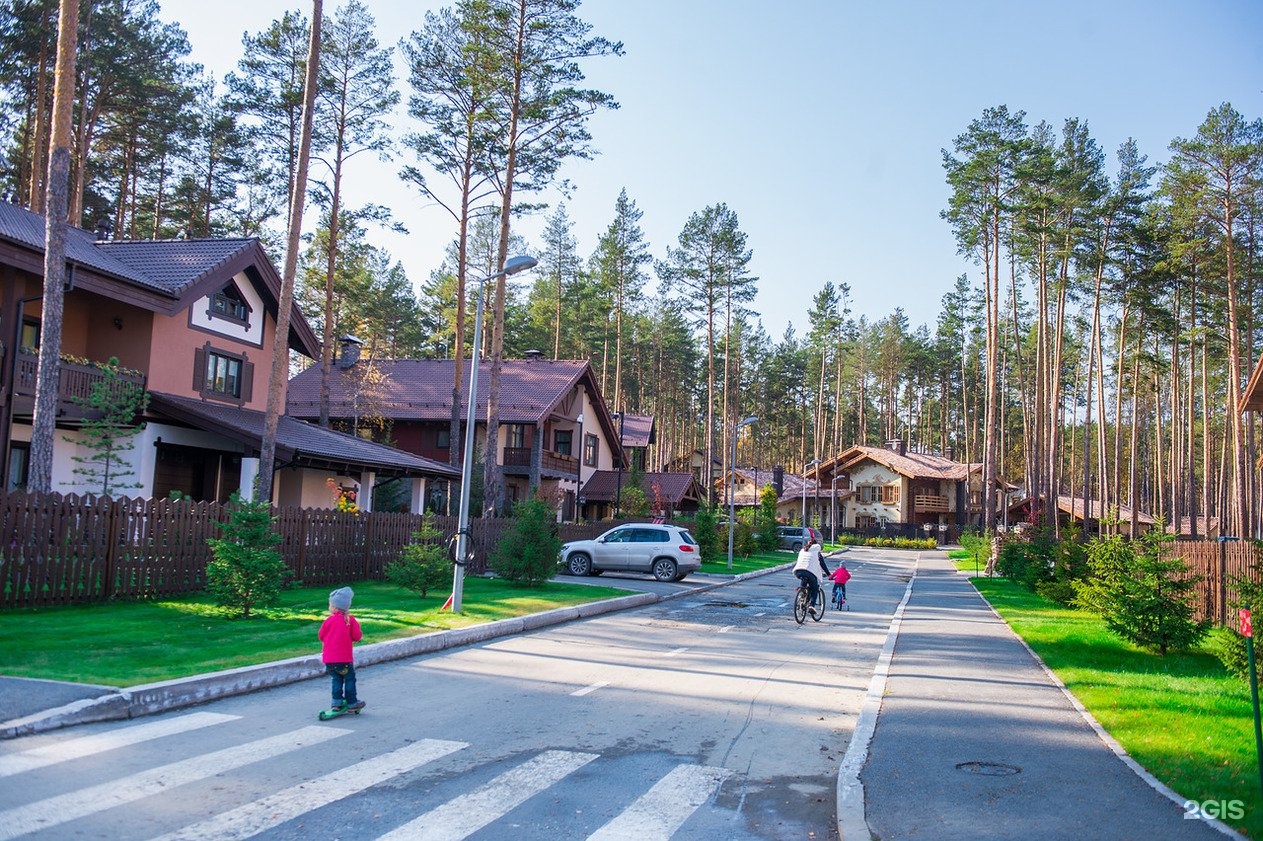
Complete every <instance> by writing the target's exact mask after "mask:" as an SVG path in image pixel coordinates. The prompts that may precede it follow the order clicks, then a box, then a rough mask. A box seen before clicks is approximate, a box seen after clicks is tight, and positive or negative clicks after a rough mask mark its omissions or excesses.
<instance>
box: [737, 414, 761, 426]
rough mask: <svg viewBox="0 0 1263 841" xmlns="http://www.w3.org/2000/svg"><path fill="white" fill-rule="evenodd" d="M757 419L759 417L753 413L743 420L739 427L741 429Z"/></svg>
mask: <svg viewBox="0 0 1263 841" xmlns="http://www.w3.org/2000/svg"><path fill="white" fill-rule="evenodd" d="M757 420H758V418H756V417H755V416H754V415H751V416H750V417H748V418H746V419H745V420H743V421H742V422H741V423H739V424H737V429H740V428H741V427H743V426H749V425H750V424H752V423H754V422H755V421H757Z"/></svg>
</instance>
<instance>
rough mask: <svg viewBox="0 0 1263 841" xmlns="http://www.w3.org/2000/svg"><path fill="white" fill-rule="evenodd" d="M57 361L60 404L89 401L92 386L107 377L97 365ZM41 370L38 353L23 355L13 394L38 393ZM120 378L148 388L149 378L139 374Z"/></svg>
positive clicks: (19, 361) (18, 364)
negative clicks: (146, 380)
mask: <svg viewBox="0 0 1263 841" xmlns="http://www.w3.org/2000/svg"><path fill="white" fill-rule="evenodd" d="M57 364H58V368H59V378H58V382H57V400H58V402H60V403H70V404H76V403H78V402H79V401H81V400H87V399H88V398H89V397H90V396H91V395H92V386H94V385H95V384H97V383H99V382H101V381H102V380H104V379H105V375H104V374H102V373H101V369H100V368H98V367H97V366H95V365H82V364H80V363H78V362H66V361H65V360H62V361H60V362H58V363H57ZM38 371H39V357H38V356H36V355H35V354H33V353H23V354H21V355H19V356H18V359H17V366H16V371H15V376H14V380H13V393H14V394H18V395H22V396H34V395H35V380H36V377H37V376H38ZM119 380H120V381H126V382H130V383H135V384H136V385H138V386H140V387H141V388H144V387H145V378H144V377H143V376H138V375H136V374H128V373H123V374H120V375H119Z"/></svg>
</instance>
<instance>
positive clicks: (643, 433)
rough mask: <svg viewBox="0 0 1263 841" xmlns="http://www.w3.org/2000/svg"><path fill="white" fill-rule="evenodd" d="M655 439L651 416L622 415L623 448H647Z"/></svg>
mask: <svg viewBox="0 0 1263 841" xmlns="http://www.w3.org/2000/svg"><path fill="white" fill-rule="evenodd" d="M656 437H657V436H656V435H655V429H654V422H653V415H632V414H624V415H623V446H624V447H648V446H649V445H650V444H652V443H654V441H655V439H656Z"/></svg>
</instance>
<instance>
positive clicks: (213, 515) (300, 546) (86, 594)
mask: <svg viewBox="0 0 1263 841" xmlns="http://www.w3.org/2000/svg"><path fill="white" fill-rule="evenodd" d="M273 514H274V515H275V516H276V518H277V519H276V530H277V532H278V533H279V534H280V535H281V537H282V543H281V555H282V556H283V557H284V559H285V562H286V564H287V565H288V566H289V568H290V570H291V571H292V572H293V574H294V578H295V579H296V580H297V581H299V582H301V583H302V584H304V585H339V584H345V583H346V582H348V581H362V580H366V579H368V580H382V579H384V578H385V569H386V565H387V564H389V563H390V562H391V561H393V560H395V559H397V558H398V557H399V554H400V552H402V551H403V549H404V547H405V546H407V545H408V544H409V543H410V542H412V535H413V533H414V532H415V531H417V530H418V529H419V528H420V526H421V515H419V514H392V513H378V512H360V513H348V512H340V511H333V510H328V509H310V508H305V509H295V508H287V509H277V510H274V511H273ZM227 519H228V508H227V506H225V505H220V504H217V503H212V502H188V501H180V502H173V501H169V500H150V499H116V500H111V499H109V498H106V497H91V496H76V495H74V494H68V495H64V496H63V495H61V494H47V495H44V494H27V493H11V494H0V540H2V541H3V542H2V543H0V608H7V607H37V606H45V605H59V604H73V603H78V602H89V601H97V600H101V599H110V598H116V597H125V598H151V597H155V596H169V595H177V594H180V593H189V592H196V591H199V590H203V589H205V587H206V564H207V562H208V561H210V558H211V552H210V547H209V546H208V545H207V543H206V540H207V538H210V537H216V536H218V534H219V529H218V527H217V526H218V524H219V523H222V522H225V521H226V520H227ZM434 519H435V526H436V527H437V528H438V529H439V531H440V532H442V535H443V537H442V541H443V543H444V544H445V545H446V543H447V541H449V540H450V539H451V538H452V536H453V535H455V533H456V527H457V518H455V517H445V516H436V517H435V518H434ZM512 524H513V521H512V520H504V519H487V520H483V519H474V520H471V521H470V538H471V540H472V544H473V560H472V561H470V563H469V566H468V567H467V569H468V571H469V572H470V573H472V574H475V575H476V574H479V573H482V572H485V571H486V569H487V558H488V556H489V555H490V553H491V551H492V550H493V549H494V548H495V546H496V545H497V544H498V543H499V542H500V540H501V538H502V537H503V536H504V534H505V533H506V532H507V531H508V529H509V528H511V527H512ZM614 525H616V523H614V522H610V521H604V522H594V523H579V524H573V525H572V524H563V525H561V526H560V527H559V532H560V537H561V539H562V540H563V541H569V540H582V539H587V538H592V537H596V536H597V535H599V534H601V533H603V532H605V531H606V530H608V529H610V528H612V527H613V526H614Z"/></svg>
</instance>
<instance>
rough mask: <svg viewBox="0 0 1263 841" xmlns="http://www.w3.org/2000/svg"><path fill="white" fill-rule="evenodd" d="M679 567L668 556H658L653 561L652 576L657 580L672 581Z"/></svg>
mask: <svg viewBox="0 0 1263 841" xmlns="http://www.w3.org/2000/svg"><path fill="white" fill-rule="evenodd" d="M678 572H679V568H678V567H677V566H676V565H675V561H673V560H671V559H670V558H658V559H657V560H656V561H654V562H653V577H654V578H656V579H658V580H659V581H674V580H675V576H676V574H677V573H678Z"/></svg>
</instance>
